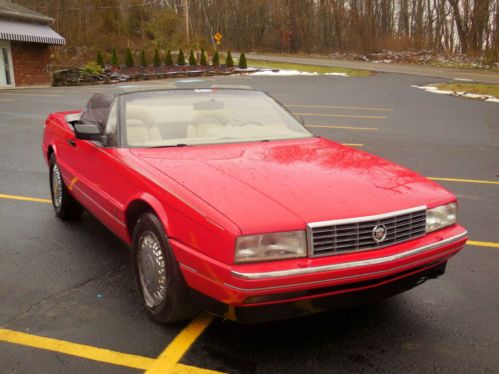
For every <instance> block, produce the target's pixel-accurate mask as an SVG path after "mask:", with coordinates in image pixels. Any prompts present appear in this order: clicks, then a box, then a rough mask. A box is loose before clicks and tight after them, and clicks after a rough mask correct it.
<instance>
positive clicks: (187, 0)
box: [184, 0, 191, 49]
mask: <svg viewBox="0 0 499 374" xmlns="http://www.w3.org/2000/svg"><path fill="white" fill-rule="evenodd" d="M184 17H185V36H186V37H187V49H190V48H191V43H190V40H189V39H190V38H189V0H184Z"/></svg>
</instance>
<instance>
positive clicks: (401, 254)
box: [42, 88, 467, 323]
mask: <svg viewBox="0 0 499 374" xmlns="http://www.w3.org/2000/svg"><path fill="white" fill-rule="evenodd" d="M42 148H43V155H44V157H45V159H46V161H47V164H48V165H49V173H50V187H51V194H52V202H53V206H54V209H55V214H56V216H57V217H59V218H61V219H64V220H66V219H75V218H78V217H80V216H81V214H82V212H83V211H84V210H87V211H88V212H89V213H91V214H92V215H93V216H95V217H96V218H97V219H98V220H100V221H101V222H102V223H103V224H104V225H105V226H106V227H107V228H109V230H111V231H112V232H113V233H114V234H116V235H117V236H118V237H119V238H121V239H122V240H123V241H124V242H125V243H127V244H128V245H129V246H130V247H131V249H132V258H133V268H134V272H135V277H136V280H137V285H138V289H139V291H140V295H141V298H142V300H143V303H144V306H145V309H146V310H147V312H148V313H149V314H150V315H151V316H152V317H153V318H154V319H156V320H158V321H161V322H165V323H168V322H176V321H180V320H184V319H189V318H192V317H193V316H194V315H195V314H196V313H197V312H198V311H199V310H201V309H205V310H207V311H209V312H211V313H213V314H215V315H218V316H222V317H223V318H227V319H231V320H235V321H239V322H243V323H250V322H264V321H270V320H276V319H283V318H289V317H295V316H300V315H304V314H307V313H312V312H321V311H326V310H332V309H337V308H345V307H352V306H355V305H358V304H364V303H371V302H375V301H376V300H379V299H382V298H385V297H388V296H391V295H394V294H397V293H400V292H403V291H405V290H408V289H411V288H412V287H414V286H416V285H419V284H420V283H422V282H424V281H425V280H427V279H431V278H436V277H438V276H440V275H442V274H443V273H444V271H445V267H446V264H447V261H448V260H449V259H450V258H451V257H452V256H453V255H455V254H456V253H457V252H458V251H459V250H461V249H462V248H463V246H464V244H465V242H466V240H467V232H466V230H465V229H463V228H462V227H461V226H459V225H458V224H457V203H456V198H455V197H454V195H453V194H451V193H450V192H448V191H446V190H445V189H444V188H442V187H441V186H439V185H438V184H436V183H434V182H432V181H430V180H428V179H426V178H425V177H423V176H421V175H419V174H417V173H415V172H413V171H410V170H408V169H406V168H404V167H402V166H399V165H397V164H394V163H392V162H389V161H386V160H384V159H382V158H380V157H377V156H374V155H372V154H369V153H365V152H362V151H360V150H356V149H352V148H349V147H346V146H343V145H341V144H338V143H336V142H334V141H331V140H328V139H324V138H321V137H318V136H314V135H313V134H311V133H310V132H309V131H308V130H307V129H306V128H305V127H304V126H303V125H302V124H301V121H300V120H299V119H297V118H295V117H294V116H293V115H292V114H291V113H289V112H288V111H287V110H286V108H285V107H284V106H282V105H281V104H279V103H278V102H277V101H276V100H274V99H273V98H271V97H270V96H269V95H267V94H266V93H264V92H260V91H255V90H245V89H215V88H213V89H185V90H150V91H135V92H130V91H129V92H122V93H117V94H113V95H104V94H95V95H94V96H93V97H92V98H91V99H90V100H89V102H88V103H87V105H86V108H85V109H84V110H83V111H68V112H58V113H52V114H50V115H49V117H48V118H47V120H46V123H45V130H44V136H43V146H42Z"/></svg>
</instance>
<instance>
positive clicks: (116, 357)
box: [0, 329, 154, 370]
mask: <svg viewBox="0 0 499 374" xmlns="http://www.w3.org/2000/svg"><path fill="white" fill-rule="evenodd" d="M2 341H3V342H6V343H13V344H19V345H24V346H28V347H33V348H39V349H44V350H47V351H52V352H58V353H64V354H67V355H70V356H77V357H81V358H85V359H88V360H93V361H99V362H105V363H108V364H113V365H119V366H126V367H130V368H135V369H142V370H147V369H148V368H149V367H151V365H152V363H153V362H154V359H152V358H149V357H142V356H136V355H132V354H128V353H121V352H116V351H111V350H109V349H104V348H97V347H92V346H89V345H84V344H77V343H71V342H67V341H64V340H58V339H52V338H45V337H42V336H37V335H31V334H25V333H22V332H17V331H12V330H7V329H0V342H2Z"/></svg>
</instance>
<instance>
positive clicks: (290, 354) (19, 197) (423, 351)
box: [0, 56, 499, 373]
mask: <svg viewBox="0 0 499 374" xmlns="http://www.w3.org/2000/svg"><path fill="white" fill-rule="evenodd" d="M251 57H252V58H253V57H254V56H251ZM439 81H443V79H440V78H430V77H422V76H418V75H406V74H391V73H390V74H389V73H379V74H376V75H374V76H372V77H368V78H343V77H334V76H310V77H303V76H302V77H286V78H284V77H250V76H241V77H238V76H233V77H221V78H199V79H196V80H194V81H193V80H187V79H180V80H170V81H165V82H167V83H169V84H173V85H175V86H176V87H194V86H196V87H209V86H211V85H213V84H227V85H246V86H251V87H254V88H257V89H262V90H265V91H267V92H269V93H270V94H272V95H273V96H275V97H276V98H278V99H279V100H280V101H281V102H283V103H284V104H285V105H287V106H288V108H289V109H290V110H291V111H292V112H294V113H299V115H300V116H302V117H303V118H304V120H305V122H306V124H307V126H308V127H309V129H310V130H311V131H313V132H314V133H316V134H317V135H320V136H324V137H327V138H330V139H333V140H335V141H338V142H341V143H345V144H350V145H351V146H352V147H356V148H358V149H362V150H364V151H367V152H372V153H375V154H378V155H380V156H382V157H385V158H388V159H390V160H392V161H395V162H398V163H400V164H403V165H405V166H407V167H410V168H412V169H414V170H416V171H418V172H420V173H422V174H424V175H426V176H429V177H432V178H434V179H435V180H437V181H439V183H441V184H442V185H444V186H445V187H446V188H448V189H449V190H451V191H452V192H454V193H455V194H456V195H457V197H458V199H459V203H460V214H459V220H460V222H461V224H462V225H463V226H465V227H466V228H467V229H468V230H469V233H470V240H471V241H472V242H471V245H467V246H466V248H465V249H464V250H463V251H461V252H460V253H459V254H458V255H457V256H455V257H454V258H453V259H451V261H450V262H449V265H448V267H447V272H446V274H445V275H444V276H443V277H441V278H439V279H437V280H433V281H429V282H427V283H425V284H423V285H421V286H419V287H417V288H415V289H413V290H411V291H408V292H406V293H404V294H401V295H398V296H396V297H393V298H391V299H388V300H385V301H382V302H380V303H378V304H375V305H371V306H366V307H362V308H356V309H352V310H344V311H339V312H333V313H327V314H320V315H313V316H309V317H305V318H299V319H294V320H289V321H280V322H275V323H269V324H262V325H252V326H246V325H237V324H234V323H232V322H228V321H223V320H221V319H216V318H215V319H213V320H212V319H211V318H210V317H201V320H198V322H199V323H197V324H188V323H184V324H178V325H173V326H165V325H160V324H158V323H155V322H152V321H151V320H149V319H148V317H147V316H146V314H145V312H144V310H143V308H142V307H141V304H140V299H139V295H138V293H137V290H136V288H135V285H134V282H133V279H132V276H131V266H130V256H129V252H128V249H127V248H126V247H125V246H124V245H123V244H122V243H121V242H120V241H119V240H118V239H116V238H115V237H114V236H113V235H112V234H111V233H110V232H109V231H108V230H107V229H106V228H105V227H104V226H102V225H101V224H100V223H99V222H97V221H96V220H95V219H94V218H93V217H91V216H90V215H88V214H85V215H84V217H83V219H82V220H81V221H78V222H72V223H64V222H61V221H59V220H58V219H56V218H55V217H54V214H53V210H52V206H51V205H50V204H49V203H48V200H46V199H48V198H49V188H48V170H47V167H46V165H45V163H44V161H43V159H42V154H41V140H42V133H43V122H44V119H45V117H46V116H47V114H48V113H50V112H52V111H59V110H69V109H79V108H82V106H83V105H84V104H85V102H86V101H87V100H88V98H89V97H90V96H91V95H92V93H93V92H95V91H104V92H105V91H107V90H112V89H113V88H112V87H104V86H99V87H67V88H40V89H20V90H10V91H7V90H3V91H0V228H1V234H0V372H2V373H67V372H76V373H89V372H92V373H95V372H98V373H114V372H116V373H123V372H137V371H139V370H146V369H148V368H150V367H153V366H154V365H156V364H158V367H159V369H160V370H159V372H175V371H176V372H199V373H210V372H211V371H217V372H228V373H352V372H354V373H356V372H359V373H366V372H384V373H400V372H411V373H422V372H442V373H447V372H453V373H493V372H499V359H498V357H499V355H498V353H499V318H498V313H497V312H498V310H499V297H498V295H499V282H498V275H497V268H498V266H499V230H498V228H499V213H498V212H499V177H498V174H499V120H498V119H499V105H498V104H496V103H489V102H482V101H475V100H468V99H464V98H457V97H450V96H445V95H436V94H432V93H428V92H424V91H422V90H419V89H416V88H413V87H411V86H412V85H423V84H427V83H435V82H439ZM146 84H147V85H149V86H152V87H156V86H158V87H159V86H160V84H161V82H148V83H146ZM23 198H26V199H24V200H23ZM36 199H39V200H36ZM203 318H204V319H203ZM165 349H166V351H165ZM157 357H160V358H159V359H158V360H156V358H157ZM163 364H164V365H165V366H161V365H163ZM182 370H183V371H182ZM207 370H211V371H207Z"/></svg>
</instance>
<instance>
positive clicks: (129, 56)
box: [125, 48, 133, 67]
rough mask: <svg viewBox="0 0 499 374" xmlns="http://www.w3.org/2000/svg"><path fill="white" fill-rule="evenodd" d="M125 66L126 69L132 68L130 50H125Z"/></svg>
mask: <svg viewBox="0 0 499 374" xmlns="http://www.w3.org/2000/svg"><path fill="white" fill-rule="evenodd" d="M125 65H126V66H127V67H132V66H133V55H132V51H131V50H130V48H127V49H126V55H125Z"/></svg>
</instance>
